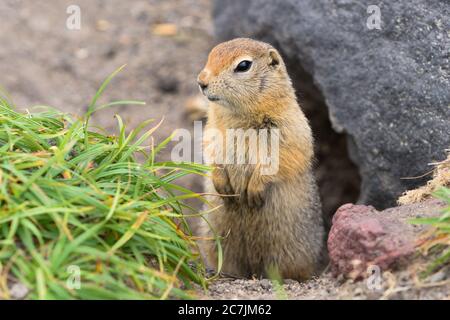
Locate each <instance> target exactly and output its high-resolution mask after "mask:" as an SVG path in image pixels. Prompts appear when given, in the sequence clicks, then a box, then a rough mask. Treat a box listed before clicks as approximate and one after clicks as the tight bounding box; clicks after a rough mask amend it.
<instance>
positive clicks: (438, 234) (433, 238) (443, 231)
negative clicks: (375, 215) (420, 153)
mask: <svg viewBox="0 0 450 320" xmlns="http://www.w3.org/2000/svg"><path fill="white" fill-rule="evenodd" d="M434 196H435V197H437V198H439V199H441V200H443V201H445V202H446V203H447V206H446V207H445V209H444V210H443V211H442V214H441V215H440V216H439V217H436V218H418V219H413V220H412V222H413V223H416V224H426V225H430V226H432V227H433V229H432V231H433V233H432V234H431V235H430V237H429V238H428V239H427V241H425V243H424V244H423V245H422V249H423V251H424V252H426V253H428V252H430V253H433V255H436V256H437V258H436V259H435V260H434V261H432V262H431V263H430V264H429V265H428V267H427V269H426V270H425V272H424V273H423V276H424V277H426V276H428V275H430V274H431V273H433V272H435V271H436V270H438V269H440V268H442V267H443V266H445V265H447V264H449V263H450V189H449V188H445V187H442V188H441V189H439V190H438V191H436V192H435V194H434Z"/></svg>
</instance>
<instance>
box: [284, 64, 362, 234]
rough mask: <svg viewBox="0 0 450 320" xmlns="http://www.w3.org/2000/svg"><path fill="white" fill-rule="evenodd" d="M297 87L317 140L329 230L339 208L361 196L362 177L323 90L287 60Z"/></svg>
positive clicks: (318, 168) (319, 177) (317, 169)
mask: <svg viewBox="0 0 450 320" xmlns="http://www.w3.org/2000/svg"><path fill="white" fill-rule="evenodd" d="M286 64H287V68H288V70H289V74H290V76H291V77H292V81H293V83H294V86H295V88H296V91H297V97H298V99H299V103H300V105H301V107H302V109H303V111H304V112H305V114H306V116H307V117H308V119H309V121H310V125H311V127H312V130H313V134H314V140H315V156H316V164H315V174H316V178H317V183H318V185H319V191H320V197H321V199H322V210H323V215H324V220H325V225H326V226H327V230H329V228H330V226H331V219H332V217H333V214H334V213H335V212H336V209H337V208H339V207H340V206H341V205H342V204H344V203H348V202H353V203H355V202H356V201H357V200H358V196H359V192H360V185H361V178H360V176H359V172H358V168H357V167H356V165H355V164H354V163H353V162H352V161H351V160H350V157H349V153H348V146H347V135H346V134H340V133H337V132H336V131H334V130H333V128H332V126H331V122H330V119H329V115H328V107H327V105H326V104H325V99H324V98H323V96H322V94H321V92H320V90H319V89H318V88H317V87H316V86H315V85H314V82H313V79H312V77H311V75H310V74H308V73H307V72H306V71H305V70H304V69H303V68H302V67H301V66H300V65H299V64H298V62H295V63H294V62H291V61H289V60H287V61H286Z"/></svg>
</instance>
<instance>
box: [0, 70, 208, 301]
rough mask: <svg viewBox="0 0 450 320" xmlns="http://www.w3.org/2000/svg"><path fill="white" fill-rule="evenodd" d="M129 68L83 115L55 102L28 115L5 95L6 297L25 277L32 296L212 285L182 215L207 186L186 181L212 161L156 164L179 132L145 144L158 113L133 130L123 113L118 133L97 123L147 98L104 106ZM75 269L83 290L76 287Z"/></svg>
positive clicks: (1, 155)
mask: <svg viewBox="0 0 450 320" xmlns="http://www.w3.org/2000/svg"><path fill="white" fill-rule="evenodd" d="M120 69H121V68H120ZM120 69H118V70H117V71H116V72H114V73H113V74H112V75H111V76H110V77H108V78H107V79H106V80H105V82H104V83H103V84H102V86H101V87H100V89H99V90H98V92H97V93H96V95H95V96H94V98H93V100H92V102H91V104H90V106H89V110H88V112H87V114H86V115H85V116H84V117H81V118H75V117H72V116H70V115H68V114H65V113H63V112H59V111H57V110H54V109H51V108H47V107H46V108H43V109H42V110H36V111H33V113H29V112H27V113H21V112H17V111H15V110H14V108H13V106H12V104H11V103H10V102H9V101H8V100H7V99H5V98H0V299H2V298H6V299H8V298H10V292H9V289H8V287H10V285H11V283H13V282H16V281H20V282H21V283H23V284H24V285H25V286H26V287H27V288H28V289H29V294H28V296H27V298H28V299H165V298H190V297H192V295H191V294H190V289H191V288H192V284H193V283H197V284H200V285H202V286H204V285H205V278H204V276H203V274H204V267H203V265H202V263H201V260H200V257H199V254H198V248H197V246H196V244H195V241H194V238H193V237H192V234H191V232H190V230H189V227H188V225H187V223H186V221H185V218H184V216H183V214H182V211H183V210H184V209H185V208H186V205H184V204H183V200H184V199H187V198H192V197H198V194H196V193H194V192H191V191H189V190H186V189H184V188H182V187H181V186H179V185H178V184H177V179H179V178H181V177H183V176H185V175H187V174H204V172H205V170H207V168H206V167H204V166H201V165H196V164H175V163H172V162H164V163H160V162H156V161H155V156H156V154H157V153H158V151H159V150H161V149H162V148H164V146H165V145H166V144H167V143H168V142H169V141H170V137H169V138H168V139H166V140H165V141H163V142H162V143H161V144H160V145H157V146H155V147H154V148H151V147H149V146H148V145H147V146H145V145H144V143H145V142H146V141H148V139H149V138H150V137H151V135H152V133H153V132H154V131H155V130H156V129H157V127H158V126H157V125H156V126H154V127H153V128H150V129H146V128H147V126H148V125H149V124H150V123H151V121H150V120H149V121H145V122H143V123H142V124H141V125H140V126H138V127H137V128H136V129H134V130H132V131H131V132H130V133H129V134H127V133H126V130H125V126H124V124H123V121H122V119H121V118H120V117H119V116H117V117H116V118H117V123H118V128H117V132H118V133H117V135H114V136H113V135H108V134H107V133H105V132H104V131H102V130H97V131H96V132H94V131H92V130H91V129H90V128H89V118H90V116H91V115H92V113H93V112H95V111H97V110H100V109H103V108H106V107H109V106H113V105H118V104H142V103H141V102H138V101H129V100H124V101H115V102H112V103H109V104H105V105H97V101H98V98H99V96H100V95H101V94H102V93H103V91H104V89H105V88H106V86H107V85H108V83H109V82H110V80H111V79H112V77H113V76H114V75H115V74H116V73H117V72H118V71H120ZM138 108H139V107H138ZM137 154H141V155H142V156H140V157H141V158H143V159H144V160H142V161H137V159H136V158H137ZM141 158H140V159H141ZM73 268H75V270H76V269H77V268H79V270H80V271H81V274H80V280H81V282H80V286H81V287H80V288H79V289H76V288H73V287H71V286H70V285H68V284H71V283H73V281H74V279H75V280H76V274H74V273H73Z"/></svg>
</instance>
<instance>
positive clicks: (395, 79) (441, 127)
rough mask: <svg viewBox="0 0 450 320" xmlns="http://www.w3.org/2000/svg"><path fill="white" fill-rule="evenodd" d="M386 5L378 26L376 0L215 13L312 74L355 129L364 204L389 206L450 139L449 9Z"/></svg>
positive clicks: (335, 120)
mask: <svg viewBox="0 0 450 320" xmlns="http://www.w3.org/2000/svg"><path fill="white" fill-rule="evenodd" d="M378 3H379V6H380V13H381V25H380V29H379V30H378V29H372V30H370V29H369V28H368V27H367V25H366V23H367V19H368V18H369V16H370V15H371V14H369V13H367V9H368V6H369V5H371V4H373V3H372V2H371V1H369V0H362V1H349V0H333V1H329V0H304V1H293V0H283V1H281V0H278V1H273V0H249V1H240V0H215V1H214V18H215V27H216V28H215V29H216V34H217V36H218V37H219V38H220V39H221V40H226V39H230V38H233V37H237V36H248V37H253V38H257V39H261V40H265V41H268V42H271V43H273V44H274V45H275V46H276V47H277V48H279V49H280V50H281V51H282V53H283V54H284V56H285V57H286V58H287V60H288V61H289V62H290V65H291V68H290V70H294V72H297V70H298V68H297V67H296V66H297V65H301V67H302V69H304V70H305V71H306V72H307V73H308V74H309V75H311V76H312V81H313V82H314V83H315V84H316V86H317V87H318V89H319V90H320V92H321V93H322V94H323V96H324V99H325V102H326V105H327V106H328V108H329V115H330V119H331V121H332V124H333V127H334V128H335V130H337V131H339V132H345V133H346V134H347V136H348V141H349V146H350V154H351V157H352V159H353V160H354V161H355V162H356V163H357V165H358V167H359V171H360V173H361V176H362V190H361V195H360V202H362V203H366V204H372V205H375V206H376V207H377V208H386V207H389V206H392V205H393V204H394V201H395V199H397V197H398V196H399V195H400V194H401V193H402V192H403V191H404V190H406V189H411V188H413V187H415V186H418V185H420V184H422V183H423V182H424V180H423V179H402V178H405V177H415V176H419V175H422V174H423V173H425V172H427V171H428V168H427V163H429V162H431V161H433V160H442V159H443V158H444V157H445V155H444V153H443V150H444V149H445V148H447V147H448V146H449V145H450V130H449V128H450V90H449V88H450V75H449V66H450V61H449V50H450V31H449V30H450V6H449V5H448V0H437V1H432V2H430V1H425V0H413V1H409V0H408V1H407V0H402V1H381V2H378ZM293 76H297V75H296V74H294V75H293ZM301 76H302V75H300V78H301ZM301 89H302V88H300V91H301ZM316 131H317V130H316ZM331 147H333V146H331Z"/></svg>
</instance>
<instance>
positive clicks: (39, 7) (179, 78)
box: [0, 0, 449, 299]
mask: <svg viewBox="0 0 450 320" xmlns="http://www.w3.org/2000/svg"><path fill="white" fill-rule="evenodd" d="M74 3H76V4H77V5H78V6H79V7H80V9H81V28H80V30H69V29H68V28H67V27H66V19H67V18H68V17H69V14H67V13H66V10H67V7H68V6H69V5H72V4H74ZM210 11H211V4H210V1H209V0H170V1H168V0H145V1H138V0H133V1H120V0H107V1H106V0H104V1H101V0H97V1H92V0H77V1H72V0H70V1H67V0H61V1H51V2H50V1H33V0H22V1H21V0H2V1H1V2H0V30H1V33H0V43H1V46H0V75H1V78H0V87H1V88H3V89H4V90H5V91H6V92H8V93H9V95H10V96H11V97H12V99H13V101H14V103H15V104H16V106H17V107H18V108H30V107H31V106H33V105H50V106H54V107H56V108H58V109H60V110H63V111H67V112H70V113H73V114H82V113H83V112H85V111H86V108H87V105H88V104H89V102H90V99H91V98H92V96H93V95H94V94H95V91H96V90H97V88H98V87H99V86H100V84H101V82H102V81H103V80H104V79H105V77H106V76H108V75H109V74H110V73H111V72H113V71H114V70H115V69H117V68H118V67H119V66H121V65H123V64H127V66H126V68H125V69H124V70H123V71H122V72H121V73H120V74H119V75H118V76H117V78H115V79H114V81H113V82H112V83H111V85H110V87H109V89H108V90H107V91H106V92H105V95H104V97H103V98H102V100H103V101H111V100H117V99H120V100H122V99H135V100H142V101H145V102H146V106H144V107H143V106H126V107H116V108H114V109H112V110H104V111H101V112H99V113H97V114H95V115H94V117H93V122H94V124H97V125H100V126H103V127H105V128H107V129H108V130H110V131H112V132H114V130H115V128H116V122H115V119H114V118H113V115H114V114H115V113H118V114H120V115H121V116H122V118H123V119H124V120H125V122H126V123H127V124H128V125H129V126H130V127H134V126H136V125H137V124H138V123H139V122H140V121H142V120H145V119H149V118H154V119H155V120H156V121H159V120H160V119H161V118H163V117H164V119H165V120H164V122H163V125H162V126H161V128H160V129H159V130H157V132H156V133H155V141H156V142H158V141H159V142H160V141H162V140H163V139H164V138H166V137H167V136H168V135H170V134H171V133H172V132H173V130H174V129H176V128H188V129H190V128H191V127H192V123H191V121H190V120H189V119H188V117H187V115H186V114H185V112H184V105H185V102H186V99H187V98H188V97H191V96H192V95H195V94H196V93H197V92H198V88H197V84H196V76H197V74H198V72H199V71H200V70H201V68H202V66H203V64H204V62H205V59H206V57H207V53H208V52H209V50H210V48H211V47H212V46H213V44H214V39H213V28H212V21H211V17H210ZM167 156H168V153H167V151H166V152H165V153H164V152H163V154H162V155H161V157H162V158H164V157H167ZM185 185H186V186H187V187H190V188H191V189H193V190H196V191H200V190H201V187H200V180H199V179H189V180H186V181H185ZM404 272H406V273H405V274H404V273H397V274H395V277H394V278H395V279H397V280H395V281H396V283H397V284H398V283H403V284H402V285H401V286H400V287H399V286H398V285H396V286H392V283H393V282H392V281H394V280H392V279H394V278H390V280H389V279H388V280H386V281H384V286H385V288H386V289H389V288H391V289H392V288H394V289H392V290H391V291H388V294H387V295H386V291H382V292H373V291H371V290H369V289H368V288H367V285H366V284H365V282H364V281H363V282H359V283H356V284H355V283H352V282H349V281H343V280H341V279H335V278H332V277H331V276H330V274H329V273H325V274H324V275H322V276H321V277H319V278H317V279H314V280H310V281H308V282H305V283H302V284H300V283H298V282H295V281H289V282H288V283H287V284H285V285H284V286H283V289H282V290H274V288H273V286H272V283H271V282H270V281H269V280H236V279H226V278H224V279H220V280H218V281H216V282H214V283H213V284H212V285H211V286H210V290H209V293H208V294H207V295H205V294H204V293H203V292H200V296H201V297H203V298H208V299H235V298H241V299H268V298H292V299H354V298H355V299H365V298H421V296H420V295H422V294H425V295H426V298H445V297H448V296H447V295H448V292H449V290H448V284H447V287H445V286H434V285H433V286H432V287H430V288H429V289H422V290H419V291H417V288H416V287H417V285H418V284H417V283H415V282H414V281H413V278H414V277H413V276H412V275H413V273H408V272H409V271H404ZM402 277H403V278H402ZM436 277H437V278H438V277H439V276H436ZM437 278H436V279H437ZM402 279H403V280H402ZM436 279H434V280H436ZM437 280H439V281H441V280H442V279H437ZM401 281H403V282H401ZM435 282H436V281H434V283H435ZM395 288H396V289H395ZM399 288H400V289H399ZM442 288H444V289H446V290H444V289H442ZM424 292H431V293H427V294H426V293H424ZM446 292H447V293H446Z"/></svg>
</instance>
